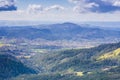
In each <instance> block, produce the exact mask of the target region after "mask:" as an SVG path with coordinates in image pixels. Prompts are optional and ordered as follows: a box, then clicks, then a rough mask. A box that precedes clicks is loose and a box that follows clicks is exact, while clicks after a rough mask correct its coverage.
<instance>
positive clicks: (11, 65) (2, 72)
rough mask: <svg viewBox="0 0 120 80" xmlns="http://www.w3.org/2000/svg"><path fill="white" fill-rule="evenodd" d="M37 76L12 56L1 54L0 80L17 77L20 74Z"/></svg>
mask: <svg viewBox="0 0 120 80" xmlns="http://www.w3.org/2000/svg"><path fill="white" fill-rule="evenodd" d="M31 73H32V74H35V73H36V72H35V71H34V70H33V69H30V68H28V67H26V66H25V65H23V63H21V62H20V61H18V60H17V59H16V58H14V57H13V56H11V55H5V54H0V79H5V78H10V77H15V76H18V75H20V74H31Z"/></svg>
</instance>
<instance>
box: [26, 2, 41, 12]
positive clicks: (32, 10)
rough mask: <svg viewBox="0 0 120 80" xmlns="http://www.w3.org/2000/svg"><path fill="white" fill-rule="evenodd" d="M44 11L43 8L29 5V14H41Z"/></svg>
mask: <svg viewBox="0 0 120 80" xmlns="http://www.w3.org/2000/svg"><path fill="white" fill-rule="evenodd" d="M42 11H43V7H42V6H41V5H37V4H30V5H28V8H27V12H28V13H40V12H42Z"/></svg>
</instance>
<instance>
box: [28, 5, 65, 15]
mask: <svg viewBox="0 0 120 80" xmlns="http://www.w3.org/2000/svg"><path fill="white" fill-rule="evenodd" d="M59 10H64V7H63V6H60V5H52V6H49V7H43V6H42V5H39V4H30V5H28V8H27V10H26V11H27V12H28V13H29V14H31V13H32V14H39V13H45V12H47V11H52V12H54V11H59Z"/></svg>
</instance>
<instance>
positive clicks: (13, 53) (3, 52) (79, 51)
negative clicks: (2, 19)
mask: <svg viewBox="0 0 120 80" xmlns="http://www.w3.org/2000/svg"><path fill="white" fill-rule="evenodd" d="M119 41H120V31H116V30H104V29H99V28H90V27H87V26H86V27H85V26H84V27H83V26H82V25H78V24H74V23H68V22H67V23H60V24H47V25H36V26H13V27H8V26H1V27H0V56H1V57H0V61H1V64H0V65H2V66H4V68H3V67H0V69H3V71H1V72H0V79H1V80H2V79H3V80H7V79H8V80H119V79H120V76H119V74H120V59H119V58H120V50H119V48H120V42H119ZM3 56H4V57H3ZM5 60H6V61H5ZM5 65H7V66H5ZM18 66H19V67H18ZM21 69H23V72H21V71H22V70H21ZM14 71H16V72H14ZM6 72H10V73H8V74H6Z"/></svg>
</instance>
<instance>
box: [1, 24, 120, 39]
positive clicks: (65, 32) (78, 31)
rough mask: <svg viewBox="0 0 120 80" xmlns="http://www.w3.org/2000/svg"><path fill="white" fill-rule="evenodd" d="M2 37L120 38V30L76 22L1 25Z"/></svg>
mask: <svg viewBox="0 0 120 80" xmlns="http://www.w3.org/2000/svg"><path fill="white" fill-rule="evenodd" d="M0 37H5V38H26V39H38V38H41V39H46V40H75V41H76V40H84V39H86V40H93V39H94V40H96V39H106V38H109V39H110V38H112V39H113V38H120V32H119V31H112V30H103V29H99V28H88V27H87V26H86V27H82V26H80V25H77V24H74V23H69V22H67V23H62V24H51V25H39V26H16V27H15V26H14V27H0Z"/></svg>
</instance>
